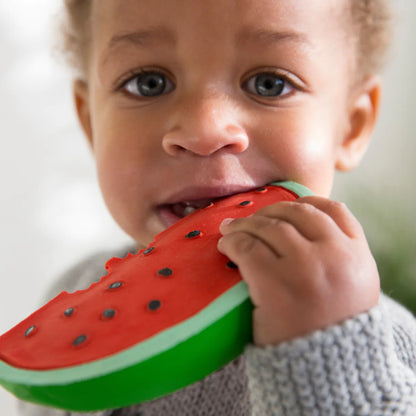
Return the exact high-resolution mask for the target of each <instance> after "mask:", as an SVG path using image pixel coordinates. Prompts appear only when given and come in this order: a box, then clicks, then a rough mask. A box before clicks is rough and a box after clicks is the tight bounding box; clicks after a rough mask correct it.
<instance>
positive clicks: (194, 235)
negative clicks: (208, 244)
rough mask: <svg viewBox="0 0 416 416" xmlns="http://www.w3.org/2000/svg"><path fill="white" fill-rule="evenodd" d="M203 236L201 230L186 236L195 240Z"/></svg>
mask: <svg viewBox="0 0 416 416" xmlns="http://www.w3.org/2000/svg"><path fill="white" fill-rule="evenodd" d="M200 235H201V231H199V230H195V231H191V232H190V233H188V234H186V236H185V237H186V238H195V237H199V236H200Z"/></svg>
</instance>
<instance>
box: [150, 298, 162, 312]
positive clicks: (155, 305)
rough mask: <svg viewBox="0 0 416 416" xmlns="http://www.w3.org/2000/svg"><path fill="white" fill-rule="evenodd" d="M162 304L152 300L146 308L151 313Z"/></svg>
mask: <svg viewBox="0 0 416 416" xmlns="http://www.w3.org/2000/svg"><path fill="white" fill-rule="evenodd" d="M161 305H162V303H161V302H160V300H157V299H154V300H151V301H150V302H149V303H148V305H147V307H148V308H149V309H150V310H151V311H157V310H158V309H159V308H160V307H161Z"/></svg>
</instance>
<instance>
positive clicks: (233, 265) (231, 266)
mask: <svg viewBox="0 0 416 416" xmlns="http://www.w3.org/2000/svg"><path fill="white" fill-rule="evenodd" d="M226 266H227V267H228V268H229V269H238V266H237V265H236V264H235V263H234V262H233V261H231V260H230V261H229V262H228V263H227V264H226Z"/></svg>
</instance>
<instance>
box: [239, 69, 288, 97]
mask: <svg viewBox="0 0 416 416" xmlns="http://www.w3.org/2000/svg"><path fill="white" fill-rule="evenodd" d="M244 87H245V89H246V90H247V91H248V92H250V93H252V94H256V95H260V96H262V97H280V96H283V95H286V94H289V93H290V92H292V91H293V89H294V87H293V86H292V85H291V83H290V82H289V81H288V80H287V79H285V78H284V77H282V76H281V75H277V74H273V73H262V74H257V75H255V76H253V77H251V78H250V79H249V80H248V81H247V82H246V83H245V85H244Z"/></svg>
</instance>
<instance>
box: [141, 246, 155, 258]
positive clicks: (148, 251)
mask: <svg viewBox="0 0 416 416" xmlns="http://www.w3.org/2000/svg"><path fill="white" fill-rule="evenodd" d="M154 249H155V248H154V247H149V248H148V249H147V250H145V251H143V254H144V255H145V256H146V255H147V254H150V253H151V252H152V251H153V250H154Z"/></svg>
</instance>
